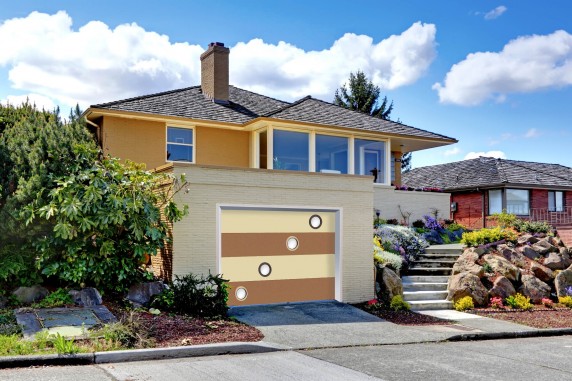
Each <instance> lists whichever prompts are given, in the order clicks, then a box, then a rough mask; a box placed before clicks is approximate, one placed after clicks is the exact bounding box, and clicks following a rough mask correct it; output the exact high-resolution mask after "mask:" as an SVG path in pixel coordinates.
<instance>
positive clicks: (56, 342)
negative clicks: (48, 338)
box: [52, 333, 79, 355]
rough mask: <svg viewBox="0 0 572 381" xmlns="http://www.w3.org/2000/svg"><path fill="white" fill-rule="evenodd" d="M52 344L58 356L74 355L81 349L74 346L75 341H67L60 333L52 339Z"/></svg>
mask: <svg viewBox="0 0 572 381" xmlns="http://www.w3.org/2000/svg"><path fill="white" fill-rule="evenodd" d="M52 344H53V346H54V348H55V349H56V351H57V352H58V354H61V355H72V354H74V353H77V352H78V351H79V348H78V347H77V346H76V345H75V344H74V339H66V338H65V337H64V336H62V335H60V334H59V333H58V334H57V335H56V336H55V337H54V338H53V339H52Z"/></svg>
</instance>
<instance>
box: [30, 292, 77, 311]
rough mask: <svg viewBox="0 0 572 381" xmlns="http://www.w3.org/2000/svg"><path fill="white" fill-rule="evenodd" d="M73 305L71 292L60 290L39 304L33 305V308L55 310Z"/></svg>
mask: <svg viewBox="0 0 572 381" xmlns="http://www.w3.org/2000/svg"><path fill="white" fill-rule="evenodd" d="M70 304H73V300H72V298H71V296H70V294H69V292H68V291H67V290H66V289H64V288H58V289H57V290H56V291H54V292H52V293H51V294H49V295H48V296H46V297H45V298H44V299H42V300H41V301H40V302H38V303H34V304H33V305H32V307H33V308H54V307H63V306H66V305H70Z"/></svg>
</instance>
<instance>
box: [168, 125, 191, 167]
mask: <svg viewBox="0 0 572 381" xmlns="http://www.w3.org/2000/svg"><path fill="white" fill-rule="evenodd" d="M167 160H169V161H187V162H190V163H192V162H193V129H192V128H179V127H167Z"/></svg>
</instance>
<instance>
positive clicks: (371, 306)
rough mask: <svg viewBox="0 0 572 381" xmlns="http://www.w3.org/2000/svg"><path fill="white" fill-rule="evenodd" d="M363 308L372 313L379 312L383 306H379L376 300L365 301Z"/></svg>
mask: <svg viewBox="0 0 572 381" xmlns="http://www.w3.org/2000/svg"><path fill="white" fill-rule="evenodd" d="M365 308H366V309H367V310H369V311H372V312H373V311H379V310H380V309H382V308H383V304H381V303H380V302H379V300H377V299H371V300H368V301H367V303H366V305H365Z"/></svg>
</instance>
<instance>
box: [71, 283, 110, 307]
mask: <svg viewBox="0 0 572 381" xmlns="http://www.w3.org/2000/svg"><path fill="white" fill-rule="evenodd" d="M69 294H70V296H71V298H72V300H73V301H74V303H75V304H77V305H78V306H81V307H93V306H99V305H101V303H103V300H102V299H101V294H100V293H99V291H97V289H95V288H93V287H87V288H84V289H82V290H81V291H77V290H70V292H69Z"/></svg>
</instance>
